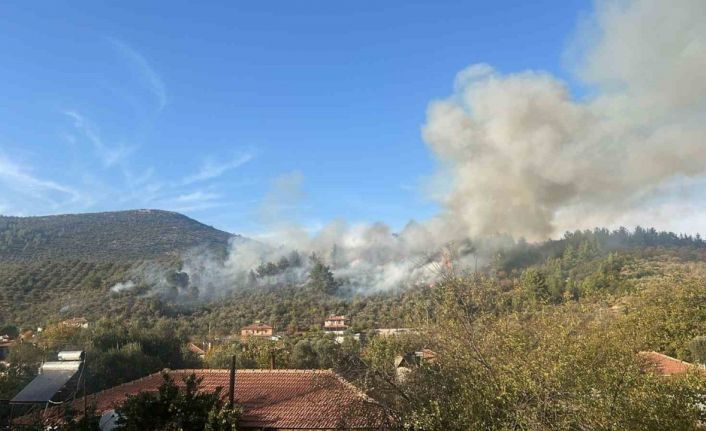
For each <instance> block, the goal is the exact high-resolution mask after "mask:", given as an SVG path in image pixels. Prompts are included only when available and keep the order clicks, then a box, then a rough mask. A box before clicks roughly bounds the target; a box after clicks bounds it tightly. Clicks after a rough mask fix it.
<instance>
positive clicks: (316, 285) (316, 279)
mask: <svg viewBox="0 0 706 431" xmlns="http://www.w3.org/2000/svg"><path fill="white" fill-rule="evenodd" d="M311 261H312V263H313V265H312V267H311V271H310V272H309V286H310V287H311V289H312V290H314V291H315V292H320V293H326V294H329V295H333V294H335V293H336V292H337V291H338V287H339V285H340V283H339V282H338V281H337V280H336V279H335V278H334V276H333V272H331V268H329V267H328V266H326V265H324V263H323V262H322V261H321V259H319V258H318V257H317V256H316V255H312V257H311Z"/></svg>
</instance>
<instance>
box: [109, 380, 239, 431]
mask: <svg viewBox="0 0 706 431" xmlns="http://www.w3.org/2000/svg"><path fill="white" fill-rule="evenodd" d="M200 384H201V379H199V378H197V377H196V376H195V375H193V374H192V375H191V376H188V377H186V378H185V379H184V388H183V389H180V388H179V387H178V386H177V385H176V383H175V382H174V380H173V379H172V378H171V377H170V376H169V375H168V374H164V382H163V383H162V385H161V386H160V387H159V391H158V392H157V393H156V394H153V393H149V392H141V393H139V394H137V395H132V396H128V398H127V400H126V401H125V402H124V403H123V405H122V406H121V407H120V408H118V409H117V410H116V413H117V414H118V415H119V418H118V420H117V424H118V429H123V430H129V431H157V430H204V429H208V430H214V431H221V430H222V431H225V430H237V429H238V428H237V420H238V418H239V416H240V414H239V411H237V410H231V409H225V408H224V407H225V406H224V405H223V403H222V401H221V398H220V390H216V391H214V392H201V391H199V385H200Z"/></svg>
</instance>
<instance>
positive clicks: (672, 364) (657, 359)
mask: <svg viewBox="0 0 706 431" xmlns="http://www.w3.org/2000/svg"><path fill="white" fill-rule="evenodd" d="M638 355H639V356H640V357H642V358H644V359H646V360H647V361H648V362H650V363H651V364H652V365H653V366H654V370H655V371H656V372H657V373H658V374H661V375H663V376H671V375H672V374H680V373H685V372H687V371H689V370H691V369H693V368H694V367H696V365H694V364H690V363H688V362H684V361H681V360H679V359H676V358H672V357H671V356H667V355H665V354H662V353H659V352H640V353H638Z"/></svg>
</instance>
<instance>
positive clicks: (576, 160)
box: [159, 0, 706, 296]
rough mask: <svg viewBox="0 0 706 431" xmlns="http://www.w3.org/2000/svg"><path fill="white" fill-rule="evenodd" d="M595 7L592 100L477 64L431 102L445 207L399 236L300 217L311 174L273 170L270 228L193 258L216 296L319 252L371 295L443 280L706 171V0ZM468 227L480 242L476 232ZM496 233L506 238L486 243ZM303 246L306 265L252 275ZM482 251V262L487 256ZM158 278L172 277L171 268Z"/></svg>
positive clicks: (590, 45)
mask: <svg viewBox="0 0 706 431" xmlns="http://www.w3.org/2000/svg"><path fill="white" fill-rule="evenodd" d="M677 3H678V4H675V3H673V2H667V1H658V0H635V1H629V2H625V1H615V2H603V1H599V2H598V3H597V4H596V11H595V14H594V16H593V17H592V19H591V20H590V21H588V22H586V23H584V25H583V26H582V28H581V29H580V31H579V33H578V36H577V38H576V40H578V41H582V42H583V44H582V45H581V46H578V45H576V46H575V47H574V49H573V53H574V59H575V60H574V66H575V73H576V76H577V77H578V79H579V81H580V82H581V83H583V85H584V86H585V92H586V93H587V95H586V96H583V97H576V96H575V95H572V93H571V91H570V89H569V87H568V85H567V84H566V83H564V82H562V81H561V80H559V79H557V78H556V77H554V76H552V75H551V74H549V73H546V72H541V71H524V72H519V73H511V74H503V73H501V72H498V71H496V70H495V69H493V68H492V67H491V66H488V65H485V64H476V65H473V66H470V67H468V68H467V69H465V70H463V71H461V72H460V73H459V74H458V76H457V79H456V83H455V88H454V92H453V94H452V95H451V96H450V97H448V98H447V99H444V100H440V101H436V102H433V103H431V105H430V106H429V110H428V115H427V121H426V124H425V125H424V127H423V137H424V139H425V141H426V143H427V144H428V146H429V148H430V149H431V151H432V152H433V154H434V155H435V156H436V157H437V159H438V161H439V178H441V180H439V181H436V182H435V184H437V185H438V184H443V183H444V181H446V185H445V186H444V187H442V190H438V189H437V190H436V191H435V195H436V196H437V197H438V198H439V201H440V203H441V206H442V211H441V212H440V214H439V215H438V216H437V217H435V218H433V219H432V220H427V221H424V222H420V223H417V222H410V223H409V224H408V225H407V226H406V227H405V228H404V229H403V230H402V231H401V232H398V233H394V232H392V231H391V230H390V228H389V227H387V226H385V225H383V224H373V225H364V226H361V225H349V224H347V223H345V222H334V223H331V224H329V225H328V226H326V227H324V228H323V229H321V230H320V231H319V232H317V233H315V234H310V233H309V232H307V231H306V230H304V229H302V228H298V227H296V226H295V225H293V223H288V222H284V223H283V222H281V221H282V220H283V219H285V218H286V217H287V216H288V215H291V214H292V210H293V208H294V207H295V206H296V201H297V200H298V197H300V196H302V193H301V190H300V185H301V183H302V176H301V174H298V173H295V174H290V175H287V176H284V177H282V178H280V179H278V180H277V181H276V182H275V187H274V191H273V192H272V193H270V194H269V195H268V197H267V198H266V199H265V205H264V206H263V213H262V215H261V217H262V219H263V220H264V221H265V222H266V223H268V224H269V225H270V226H271V227H272V234H271V235H268V236H267V237H266V238H260V239H257V240H256V241H249V240H243V239H236V240H235V241H234V242H233V244H232V246H231V250H230V253H229V255H228V257H227V258H226V260H225V261H223V260H218V259H212V258H211V257H209V256H208V255H204V254H203V253H194V254H193V255H191V256H188V257H187V258H186V259H185V261H184V265H183V269H182V271H183V272H184V273H186V274H188V276H189V278H190V282H191V283H192V284H193V285H195V286H198V288H199V292H200V294H201V295H204V296H213V295H218V294H219V293H221V292H223V291H224V289H225V291H227V290H228V289H232V288H235V287H238V286H246V285H262V284H265V285H272V284H280V283H286V284H300V283H304V282H305V281H306V277H307V274H308V271H309V265H310V262H309V260H308V256H309V255H310V254H312V253H316V254H317V255H318V256H319V257H320V258H321V259H322V260H323V261H324V262H325V263H326V264H327V265H329V266H330V267H331V268H332V270H333V272H334V274H335V276H336V277H337V278H339V279H341V280H344V281H345V282H346V284H347V285H348V286H350V287H351V288H353V289H355V290H356V291H363V292H370V291H379V290H389V289H395V288H398V287H406V286H409V285H411V284H420V283H421V284H426V283H431V282H433V281H434V280H435V279H436V278H437V277H438V276H439V274H440V273H443V271H445V270H446V269H447V266H449V265H450V264H451V263H453V264H454V265H457V267H461V268H463V267H469V266H470V265H472V264H475V263H476V260H477V258H478V257H479V256H480V258H481V261H482V259H483V255H484V254H485V255H486V256H487V255H489V254H490V253H489V251H491V250H492V249H493V248H495V247H497V246H498V241H500V242H501V243H502V242H503V241H504V242H505V245H507V243H508V242H512V241H511V240H509V239H508V238H509V237H508V236H504V235H511V236H514V237H522V236H524V237H526V238H528V239H546V238H547V237H550V236H553V235H556V234H557V233H559V232H561V231H562V230H563V229H575V228H579V227H593V226H596V225H610V224H611V223H614V222H616V221H618V220H620V221H624V220H625V218H626V217H627V216H628V215H630V214H636V213H638V212H640V211H644V210H645V209H646V208H649V206H650V205H652V204H654V202H659V201H660V199H664V198H665V194H666V193H665V190H667V191H670V190H674V189H675V187H676V188H679V187H680V186H681V185H683V184H689V182H691V184H692V185H693V184H699V182H704V176H705V174H706V79H704V76H705V75H704V74H705V73H706V72H705V71H706V25H704V23H706V1H704V0H680V1H678V2H677ZM468 238H473V240H472V241H469V240H468ZM489 243H493V246H489ZM294 251H297V252H298V253H299V256H300V258H301V260H300V263H299V264H297V265H290V266H289V267H287V269H286V270H282V271H279V272H278V271H276V270H273V271H272V272H271V273H270V274H269V275H265V276H254V275H253V274H254V272H255V271H256V270H257V268H258V267H259V266H260V265H263V264H267V263H273V264H277V263H278V262H280V261H282V260H283V259H290V258H291V256H292V253H293V252H294ZM481 263H482V262H481ZM159 277H161V278H160V279H161V280H166V278H165V277H164V276H163V275H159Z"/></svg>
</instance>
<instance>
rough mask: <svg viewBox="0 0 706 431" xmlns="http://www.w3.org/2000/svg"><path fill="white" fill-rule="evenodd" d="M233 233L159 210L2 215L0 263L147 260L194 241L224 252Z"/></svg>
mask: <svg viewBox="0 0 706 431" xmlns="http://www.w3.org/2000/svg"><path fill="white" fill-rule="evenodd" d="M231 236H232V235H231V234H229V233H226V232H223V231H220V230H217V229H214V228H212V227H210V226H206V225H204V224H202V223H199V222H197V221H196V220H193V219H190V218H188V217H186V216H183V215H181V214H178V213H174V212H168V211H159V210H134V211H119V212H106V213H95V214H67V215H56V216H42V217H5V216H0V262H3V263H4V262H27V261H31V262H37V261H42V260H50V259H51V260H70V259H80V260H84V261H91V262H97V261H110V262H114V261H118V260H135V259H151V258H155V257H159V256H163V255H165V254H174V253H177V252H179V251H184V250H188V249H190V248H193V247H198V246H205V247H210V248H214V249H216V250H221V251H223V250H225V248H226V246H227V244H228V241H229V239H230V238H231Z"/></svg>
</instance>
